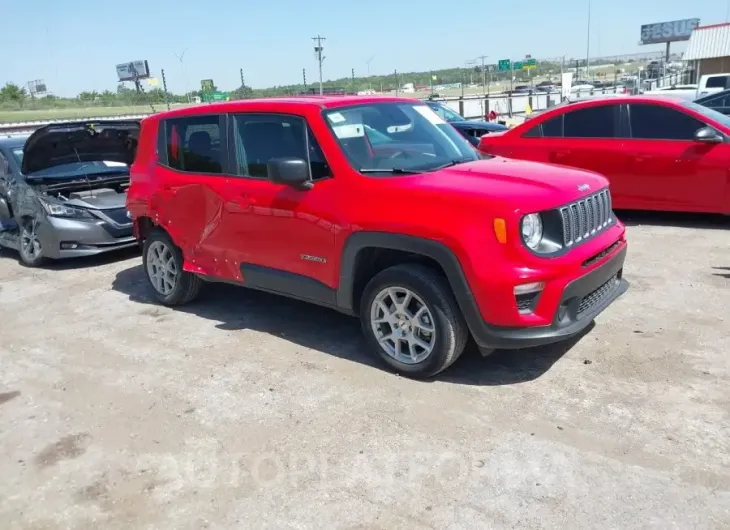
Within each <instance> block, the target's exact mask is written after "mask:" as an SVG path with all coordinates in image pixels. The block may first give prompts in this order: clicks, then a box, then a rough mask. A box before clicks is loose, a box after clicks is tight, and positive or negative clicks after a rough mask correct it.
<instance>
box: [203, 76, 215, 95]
mask: <svg viewBox="0 0 730 530" xmlns="http://www.w3.org/2000/svg"><path fill="white" fill-rule="evenodd" d="M213 86H214V85H213V80H212V79H201V80H200V90H202V91H203V92H212V91H213Z"/></svg>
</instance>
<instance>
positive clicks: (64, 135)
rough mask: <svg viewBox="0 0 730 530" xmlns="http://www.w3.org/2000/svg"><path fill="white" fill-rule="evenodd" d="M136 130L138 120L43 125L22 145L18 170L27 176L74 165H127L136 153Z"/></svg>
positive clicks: (137, 137) (137, 132)
mask: <svg viewBox="0 0 730 530" xmlns="http://www.w3.org/2000/svg"><path fill="white" fill-rule="evenodd" d="M139 129H140V123H139V121H138V120H104V121H99V120H88V121H80V122H72V123H53V124H50V125H46V126H45V127H41V128H40V129H37V130H36V131H35V132H33V134H31V135H30V136H29V137H28V140H27V141H26V142H25V146H24V147H23V163H22V167H21V171H22V173H23V174H25V175H30V174H32V173H34V172H36V171H42V170H44V169H48V168H52V167H56V166H61V165H64V164H71V163H74V162H118V163H123V164H126V165H128V166H129V165H131V164H132V162H133V161H134V155H135V153H136V152H137V141H138V140H139Z"/></svg>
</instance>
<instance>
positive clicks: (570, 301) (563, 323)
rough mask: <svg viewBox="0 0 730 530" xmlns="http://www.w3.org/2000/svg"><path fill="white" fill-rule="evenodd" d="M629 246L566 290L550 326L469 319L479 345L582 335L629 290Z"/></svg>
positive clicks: (511, 345)
mask: <svg viewBox="0 0 730 530" xmlns="http://www.w3.org/2000/svg"><path fill="white" fill-rule="evenodd" d="M627 248H628V247H627V245H626V244H623V245H622V247H621V248H620V250H617V251H616V252H615V253H614V255H613V256H611V257H610V258H609V259H607V260H606V261H605V262H604V263H602V264H601V265H600V266H598V267H596V268H595V269H594V270H592V271H591V272H589V273H587V274H585V275H584V276H580V277H578V278H576V279H575V280H573V281H572V282H570V283H568V284H567V285H566V287H565V288H564V289H563V293H562V296H561V298H560V303H559V305H558V308H563V309H562V311H560V310H557V311H555V315H554V318H553V321H552V323H551V324H550V325H548V326H533V327H500V326H493V325H490V324H488V323H486V322H485V321H484V320H483V319H481V318H468V317H467V321H468V322H469V327H470V329H471V332H472V335H473V336H474V340H475V342H476V343H477V345H478V346H479V347H480V348H482V349H490V348H497V349H517V348H529V347H533V346H540V345H544V344H551V343H554V342H559V341H562V340H565V339H568V338H570V337H572V336H575V335H577V334H579V333H580V332H581V331H583V330H584V329H585V328H586V327H588V326H589V325H590V323H591V322H593V319H594V318H596V317H597V316H598V315H599V314H600V313H601V312H602V311H603V310H605V309H606V308H607V307H608V306H609V305H611V303H613V301H614V300H616V298H618V297H619V296H621V295H622V294H623V293H625V292H626V290H627V289H628V285H629V284H628V282H627V281H626V280H625V279H624V278H623V267H624V261H625V259H626V251H627Z"/></svg>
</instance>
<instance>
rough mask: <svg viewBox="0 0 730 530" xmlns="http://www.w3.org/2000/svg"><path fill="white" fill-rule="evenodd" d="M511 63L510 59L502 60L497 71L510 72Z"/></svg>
mask: <svg viewBox="0 0 730 530" xmlns="http://www.w3.org/2000/svg"><path fill="white" fill-rule="evenodd" d="M509 63H510V61H509V59H500V60H499V62H498V63H497V69H498V70H499V71H500V72H506V71H507V70H509V66H510V64H509Z"/></svg>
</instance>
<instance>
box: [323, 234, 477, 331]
mask: <svg viewBox="0 0 730 530" xmlns="http://www.w3.org/2000/svg"><path fill="white" fill-rule="evenodd" d="M370 250H385V251H395V252H398V253H400V254H401V255H404V256H410V257H411V258H412V259H410V260H409V259H405V260H400V261H399V262H401V263H402V262H403V261H421V260H419V259H418V258H426V264H430V265H436V266H438V268H439V269H440V271H439V272H441V273H443V274H444V276H445V277H446V280H447V281H448V283H449V286H450V288H451V290H452V292H453V294H454V297H455V298H456V301H457V303H458V305H459V308H460V309H461V312H462V314H463V315H464V317H465V318H466V320H467V323H469V324H470V327H471V323H472V319H473V318H477V317H478V315H479V311H478V309H477V307H476V302H475V301H474V298H473V296H472V294H471V290H470V289H469V284H468V282H467V280H466V276H465V274H464V271H463V269H462V267H461V264H460V263H459V260H458V258H457V257H456V255H455V254H454V252H453V251H452V250H451V249H449V248H448V247H447V246H446V245H444V244H443V243H440V242H438V241H434V240H432V239H425V238H421V237H417V236H410V235H404V234H393V233H389V232H356V233H354V234H352V235H350V236H349V237H348V238H347V241H346V242H345V245H344V248H343V251H342V260H341V262H340V278H339V286H338V289H337V305H338V306H339V307H340V309H342V310H343V311H346V312H348V313H353V314H357V313H358V307H359V297H360V295H361V293H362V289H363V288H364V284H365V283H367V281H368V280H369V279H370V278H371V277H372V275H371V274H368V275H366V276H365V277H363V275H362V273H363V267H365V268H367V267H368V263H366V256H367V254H368V252H369V251H370ZM421 262H422V261H421ZM392 264H395V263H392ZM379 270H382V268H381V269H377V268H376V270H375V271H374V273H377V272H379ZM365 272H367V269H366V270H365Z"/></svg>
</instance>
